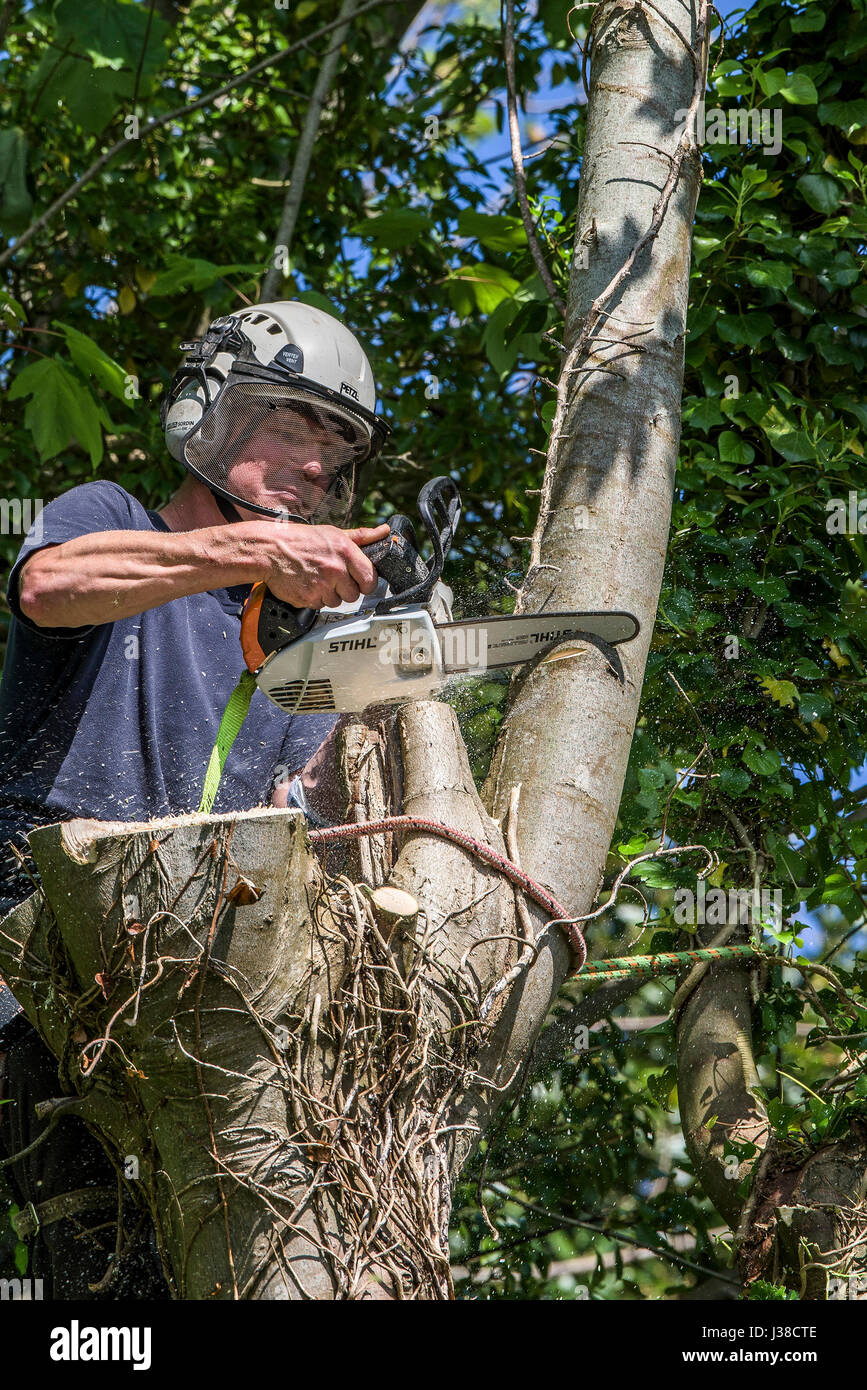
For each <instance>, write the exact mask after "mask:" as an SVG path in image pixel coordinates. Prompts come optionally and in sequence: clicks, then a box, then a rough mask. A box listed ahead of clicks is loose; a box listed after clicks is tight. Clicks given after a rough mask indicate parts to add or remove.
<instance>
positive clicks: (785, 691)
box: [759, 676, 798, 709]
mask: <svg viewBox="0 0 867 1390" xmlns="http://www.w3.org/2000/svg"><path fill="white" fill-rule="evenodd" d="M759 679H760V682H761V684H762V685H763V686H764V688H765V690H767V692H768V694H769V695H770V697H771V699H772V700H773V701H774V703H775V704H778V705H780V707H781V708H782V709H791V708H792V706H793V705H794V703H795V700H796V699H797V698H798V687H797V686H796V685H793V683H792V682H791V681H780V680H776V679H775V678H774V677H773V676H761V677H760V678H759Z"/></svg>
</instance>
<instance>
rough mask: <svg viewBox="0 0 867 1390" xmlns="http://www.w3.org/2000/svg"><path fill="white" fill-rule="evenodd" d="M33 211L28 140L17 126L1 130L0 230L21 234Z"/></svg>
mask: <svg viewBox="0 0 867 1390" xmlns="http://www.w3.org/2000/svg"><path fill="white" fill-rule="evenodd" d="M32 211H33V199H32V198H31V196H30V194H29V193H28V191H27V137H26V136H25V134H24V131H23V130H20V129H19V128H18V126H13V127H11V128H10V129H8V130H0V227H2V228H3V230H4V231H5V232H7V233H10V234H11V235H13V236H14V235H15V234H16V233H17V232H22V231H24V229H25V227H26V226H27V225H28V223H29V221H30V215H31V213H32Z"/></svg>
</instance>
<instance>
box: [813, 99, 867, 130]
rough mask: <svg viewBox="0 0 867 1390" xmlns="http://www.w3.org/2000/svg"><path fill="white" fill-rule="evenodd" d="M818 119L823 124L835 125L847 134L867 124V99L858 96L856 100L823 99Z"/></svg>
mask: <svg viewBox="0 0 867 1390" xmlns="http://www.w3.org/2000/svg"><path fill="white" fill-rule="evenodd" d="M819 120H820V121H822V122H823V124H825V125H833V126H837V128H838V130H842V131H845V133H846V134H847V135H851V133H852V132H853V131H855V130H861V129H863V127H864V126H867V99H865V98H864V97H859V98H858V99H857V100H856V101H823V102H821V103H820V105H819Z"/></svg>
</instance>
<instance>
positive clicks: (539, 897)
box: [308, 816, 587, 973]
mask: <svg viewBox="0 0 867 1390" xmlns="http://www.w3.org/2000/svg"><path fill="white" fill-rule="evenodd" d="M387 830H419V831H421V832H422V833H423V834H426V835H438V836H439V837H440V839H441V840H449V841H450V842H451V843H452V844H453V845H460V847H461V849H465V850H466V851H467V852H468V853H469V854H472V855H474V856H475V858H476V859H481V861H482V863H483V864H490V866H491V867H492V868H494V869H497V870H498V872H499V873H501V874H502V875H503V877H504V878H507V879H508V880H509V882H510V883H513V884H514V885H515V887H516V888H520V889H522V891H523V892H524V893H526V894H527V897H528V898H532V900H533V902H535V903H538V904H539V906H540V907H543V908H544V909H545V911H546V912H550V914H551V919H550V922H549V923H548V925H549V926H550V925H551V923H552V922H555V923H557V925H559V926H562V927H564V928H565V930H566V935H567V936H568V938H569V944H570V946H571V947H572V949H573V951H574V952H575V954H576V956H577V957H578V964H577V966H576V967H575V969H576V973H577V971H578V970H581V969H582V968H583V966H584V963H585V961H586V960H587V944H586V942H585V940H584V936H583V934H582V932H580V931H579V929H578V927H577V926H576V925H575V920H574V919H573V918H571V917H570V916H569V914H568V912H567V911H566V909H565V908H564V907H563V906H561V904H560V903H558V901H557V899H556V898H555V897H554V895H553V893H549V892H548V891H547V889H546V888H543V887H542V886H541V884H539V883H536V881H535V879H532V878H530V875H529V874H525V873H524V871H523V869H519V868H518V866H517V864H513V863H512V861H511V859H506V858H505V856H504V855H502V854H499V853H498V852H497V850H495V849H493V848H492V847H491V846H490V845H486V844H485V842H484V841H483V840H475V839H473V837H472V835H466V834H464V832H463V830H455V828H454V827H453V826H451V825H443V823H442V821H438V820H426V819H425V818H424V817H423V816H386V817H385V818H384V819H383V820H368V821H359V822H357V823H354V824H349V825H331V826H328V827H327V828H325V829H323V830H309V831H308V834H309V836H310V839H311V840H312V841H313V842H314V844H322V843H324V842H327V841H329V840H350V839H354V838H355V837H357V836H359V835H379V834H382V832H383V831H387Z"/></svg>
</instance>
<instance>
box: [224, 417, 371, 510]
mask: <svg viewBox="0 0 867 1390" xmlns="http://www.w3.org/2000/svg"><path fill="white" fill-rule="evenodd" d="M340 431H341V422H340V421H339V419H337V418H335V417H334V416H329V415H328V413H327V411H325V410H322V409H320V408H318V407H311V408H308V407H307V406H304V405H297V404H295V403H293V404H291V405H283V404H279V405H276V406H272V407H270V408H268V409H267V410H266V411H265V412H264V413H263V414H262V416H261V418H260V419H259V420H258V421H257V423H255V425H254V426H253V427H252V429H250V431H249V433H247V432H246V431H245V432H244V433H243V434H242V435H241V437H240V439H239V441H238V442H237V444H233V443H232V442H231V441H230V442H229V443H228V445H227V448H226V470H227V479H228V489H229V491H230V492H232V493H234V494H235V496H236V497H246V498H248V499H249V500H250V501H251V502H257V503H258V504H259V505H260V506H263V507H271V508H273V509H274V510H275V511H286V512H292V513H295V514H296V515H298V516H303V517H304V518H305V519H309V520H313V521H317V520H320V521H328V520H330V519H331V515H330V514H334V513H336V512H338V511H340V510H341V501H342V499H345V498H346V488H345V485H344V482H343V479H344V478H345V477H347V476H351V472H352V470H351V466H350V465H351V464H352V461H353V459H354V458H357V457H358V455H359V453H360V452H361V448H360V447H359V444H358V442H355V443H354V444H353V442H352V441H351V440H348V439H346V438H345V437H344V434H345V427H344V431H343V432H342V433H341V432H340ZM239 510H240V511H241V512H242V514H245V515H246V516H248V517H249V518H250V519H251V520H252V519H255V518H256V517H257V516H258V513H256V512H252V511H250V510H249V509H248V508H246V507H241V508H239Z"/></svg>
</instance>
